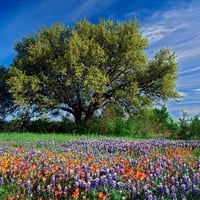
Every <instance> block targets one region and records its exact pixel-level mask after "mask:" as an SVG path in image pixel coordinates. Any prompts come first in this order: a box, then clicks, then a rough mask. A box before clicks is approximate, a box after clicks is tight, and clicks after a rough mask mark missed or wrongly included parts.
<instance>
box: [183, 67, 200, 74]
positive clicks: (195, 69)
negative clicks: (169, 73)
mask: <svg viewBox="0 0 200 200" xmlns="http://www.w3.org/2000/svg"><path fill="white" fill-rule="evenodd" d="M198 71H200V66H196V67H192V68H190V69H186V70H184V71H181V72H180V73H179V75H185V74H188V73H191V72H198Z"/></svg>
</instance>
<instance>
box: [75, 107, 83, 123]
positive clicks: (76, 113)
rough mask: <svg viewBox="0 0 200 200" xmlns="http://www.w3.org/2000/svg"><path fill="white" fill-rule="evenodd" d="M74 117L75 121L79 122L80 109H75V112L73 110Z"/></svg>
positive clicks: (80, 116)
mask: <svg viewBox="0 0 200 200" xmlns="http://www.w3.org/2000/svg"><path fill="white" fill-rule="evenodd" d="M74 118H75V122H76V123H77V124H78V123H80V122H81V121H82V119H81V118H82V111H80V110H76V111H75V112H74Z"/></svg>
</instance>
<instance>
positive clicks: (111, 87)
mask: <svg viewBox="0 0 200 200" xmlns="http://www.w3.org/2000/svg"><path fill="white" fill-rule="evenodd" d="M147 47H148V41H147V39H146V38H144V37H143V36H142V33H141V31H140V27H139V24H138V22H137V20H134V21H131V22H126V23H120V22H113V21H110V20H100V21H99V22H98V23H97V24H92V23H90V22H89V21H87V20H81V21H79V22H77V23H76V24H75V25H74V26H73V27H66V26H63V25H60V24H57V25H54V26H51V27H49V28H42V29H40V30H39V31H38V32H37V33H35V34H33V35H30V36H27V37H24V38H23V39H22V41H20V42H18V43H17V44H16V46H15V50H16V53H17V55H16V57H15V59H14V61H13V64H12V66H11V68H10V79H9V81H8V84H9V86H10V92H11V93H12V95H13V98H14V101H15V103H16V104H19V105H37V106H38V107H40V108H47V109H61V110H63V111H67V112H69V113H71V114H72V115H73V116H74V118H75V120H76V122H79V121H87V120H89V119H90V118H91V117H92V116H93V115H94V113H95V111H97V110H98V109H104V108H106V106H108V105H109V102H110V101H115V102H118V104H119V105H121V106H122V108H123V109H127V110H128V111H130V112H131V111H133V110H135V109H138V108H141V107H144V106H149V105H151V104H152V103H155V102H157V101H167V100H168V99H169V98H176V97H178V94H177V93H176V91H175V81H176V79H177V63H176V61H175V54H174V53H172V52H170V51H169V50H168V49H161V50H160V51H159V52H158V53H156V55H155V56H154V58H152V59H148V57H147V56H146V55H145V53H144V50H145V49H146V48H147Z"/></svg>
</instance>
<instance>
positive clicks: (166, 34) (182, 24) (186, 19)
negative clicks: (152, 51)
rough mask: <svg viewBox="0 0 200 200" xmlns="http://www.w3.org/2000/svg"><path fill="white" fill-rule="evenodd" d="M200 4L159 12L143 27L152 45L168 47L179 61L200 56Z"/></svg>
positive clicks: (189, 4) (194, 2) (191, 3)
mask: <svg viewBox="0 0 200 200" xmlns="http://www.w3.org/2000/svg"><path fill="white" fill-rule="evenodd" d="M199 9H200V2H199V1H198V2H197V1H192V2H190V3H188V4H184V5H182V4H180V5H179V6H176V7H174V8H172V9H171V10H169V11H165V12H163V11H162V12H161V11H157V12H155V14H154V15H153V16H152V17H150V19H149V22H147V23H146V24H145V25H144V27H143V34H144V36H146V37H147V38H148V39H149V40H150V44H151V45H154V44H155V43H156V45H158V47H160V46H163V45H165V46H168V47H170V48H171V49H173V50H174V51H175V52H176V53H177V55H178V59H179V60H181V59H186V58H189V57H194V56H200V22H199V20H197V19H199V18H200V12H199Z"/></svg>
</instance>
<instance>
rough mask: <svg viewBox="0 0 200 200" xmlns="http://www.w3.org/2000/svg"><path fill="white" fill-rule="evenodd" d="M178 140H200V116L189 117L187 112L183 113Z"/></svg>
mask: <svg viewBox="0 0 200 200" xmlns="http://www.w3.org/2000/svg"><path fill="white" fill-rule="evenodd" d="M177 138H178V139H200V116H199V115H195V116H194V117H192V118H191V117H189V115H188V114H187V113H186V112H183V114H182V117H181V118H180V119H179V132H178V133H177Z"/></svg>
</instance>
